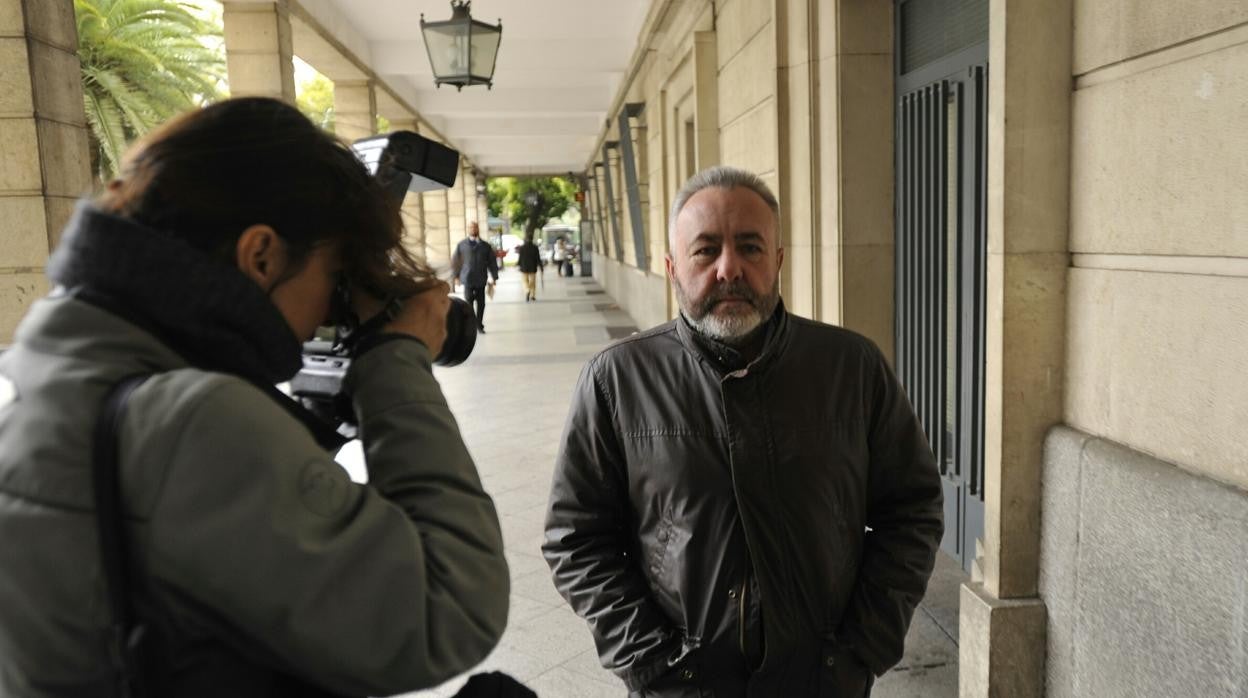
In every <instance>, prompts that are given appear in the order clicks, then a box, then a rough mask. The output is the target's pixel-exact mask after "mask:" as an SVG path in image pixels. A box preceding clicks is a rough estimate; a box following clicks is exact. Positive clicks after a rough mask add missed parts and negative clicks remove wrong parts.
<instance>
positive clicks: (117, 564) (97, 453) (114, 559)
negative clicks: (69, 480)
mask: <svg viewBox="0 0 1248 698" xmlns="http://www.w3.org/2000/svg"><path fill="white" fill-rule="evenodd" d="M148 377H149V376H148V374H139V375H133V376H128V377H126V378H123V379H122V380H121V382H120V383H118V384H117V385H115V386H113V388H112V389H111V390H109V392H108V394H107V396H106V397H105V398H104V408H103V410H102V411H101V412H100V416H99V419H98V420H97V421H96V423H95V449H94V459H93V461H94V462H93V466H92V478H93V481H94V490H95V521H96V529H97V530H98V531H99V538H100V560H101V562H102V566H103V570H104V582H105V593H106V594H107V596H108V605H109V609H110V610H111V611H112V622H111V623H110V625H109V629H108V638H107V642H108V649H109V654H110V658H111V660H112V662H113V666H114V667H115V668H116V669H117V672H118V674H119V675H120V676H119V679H120V686H119V688H120V695H121V696H122V697H123V698H139V697H141V696H144V695H146V691H145V690H144V686H143V682H142V675H141V667H140V663H139V661H138V649H139V644H140V642H141V640H142V638H143V634H144V626H142V625H138V624H136V623H135V618H134V616H135V614H134V602H133V601H132V600H131V598H130V593H129V587H130V579H129V569H128V567H127V564H126V563H127V561H128V560H129V555H128V553H129V550H128V546H127V542H126V531H125V518H124V516H123V513H122V506H121V472H120V467H119V463H118V453H117V451H118V448H117V432H118V430H120V428H121V421H122V419H123V418H124V417H125V412H126V403H127V402H128V401H129V400H130V395H131V394H132V393H133V392H134V390H135V388H138V387H139V386H140V385H142V384H143V382H144V381H146V380H147V379H148Z"/></svg>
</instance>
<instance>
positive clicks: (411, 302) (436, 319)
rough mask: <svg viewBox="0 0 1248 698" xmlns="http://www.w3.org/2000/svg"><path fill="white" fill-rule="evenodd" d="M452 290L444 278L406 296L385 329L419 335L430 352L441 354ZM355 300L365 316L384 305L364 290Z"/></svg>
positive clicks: (383, 330)
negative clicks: (425, 288)
mask: <svg viewBox="0 0 1248 698" xmlns="http://www.w3.org/2000/svg"><path fill="white" fill-rule="evenodd" d="M449 290H450V289H449V287H448V286H447V285H446V282H444V281H440V282H438V283H437V285H436V286H434V287H432V288H430V289H429V290H427V291H422V292H421V293H418V294H416V295H414V296H411V297H410V298H407V299H405V300H404V301H403V307H402V308H400V309H399V312H398V315H396V316H395V318H394V319H393V320H391V321H390V322H388V323H386V324H385V325H384V326H383V327H382V328H381V331H382V332H386V333H397V334H406V335H410V336H412V337H415V338H416V339H419V340H420V341H421V342H423V343H424V344H425V346H426V347H429V355H430V356H437V355H438V353H439V352H441V351H442V344H443V343H444V342H445V341H446V313H447V310H449V309H450V306H451V298H450V296H448V295H447V293H448V292H449ZM353 302H354V303H355V312H356V314H357V315H359V316H360V317H361V318H371V317H372V316H374V315H376V314H377V313H378V312H380V311H381V309H382V304H381V302H380V301H378V300H377V299H375V298H371V297H368V295H367V294H364V293H356V294H354V297H353Z"/></svg>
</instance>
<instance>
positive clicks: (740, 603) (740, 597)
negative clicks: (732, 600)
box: [737, 571, 753, 665]
mask: <svg viewBox="0 0 1248 698" xmlns="http://www.w3.org/2000/svg"><path fill="white" fill-rule="evenodd" d="M749 589H750V573H749V572H748V571H747V572H746V573H745V580H744V581H742V582H741V593H740V594H737V626H738V630H737V644H739V645H740V646H741V656H742V657H743V658H744V659H745V662H746V664H747V665H748V664H753V659H752V658H751V657H750V653H749V652H748V651H747V650H746V648H745V625H746V617H745V612H746V604H745V595H746V593H747V592H748V591H749Z"/></svg>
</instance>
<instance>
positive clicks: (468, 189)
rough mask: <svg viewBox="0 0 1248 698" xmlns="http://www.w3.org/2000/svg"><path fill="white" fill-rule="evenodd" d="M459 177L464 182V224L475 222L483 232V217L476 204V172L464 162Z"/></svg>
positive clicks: (482, 232) (483, 232)
mask: <svg viewBox="0 0 1248 698" xmlns="http://www.w3.org/2000/svg"><path fill="white" fill-rule="evenodd" d="M462 169H463V172H462V173H461V175H460V176H461V177H462V178H463V182H464V225H465V226H467V225H468V224H469V223H477V224H479V225H480V226H481V234H482V235H484V234H485V232H486V231H485V219H484V218H481V214H480V208H479V207H478V206H477V173H476V171H475V170H473V169H472V166H471V165H469V164H467V163H464V165H463V166H462Z"/></svg>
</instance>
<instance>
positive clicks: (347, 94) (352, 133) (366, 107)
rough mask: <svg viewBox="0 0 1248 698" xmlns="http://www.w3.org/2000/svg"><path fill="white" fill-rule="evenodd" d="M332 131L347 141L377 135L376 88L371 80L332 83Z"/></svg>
mask: <svg viewBox="0 0 1248 698" xmlns="http://www.w3.org/2000/svg"><path fill="white" fill-rule="evenodd" d="M334 133H335V134H337V135H338V137H339V138H341V139H343V140H345V141H347V142H348V143H351V142H353V141H357V140H359V139H361V138H368V137H369V136H374V135H377V90H376V84H375V83H374V82H373V81H372V80H358V81H350V82H348V81H345V80H344V81H342V82H335V83H334Z"/></svg>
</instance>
